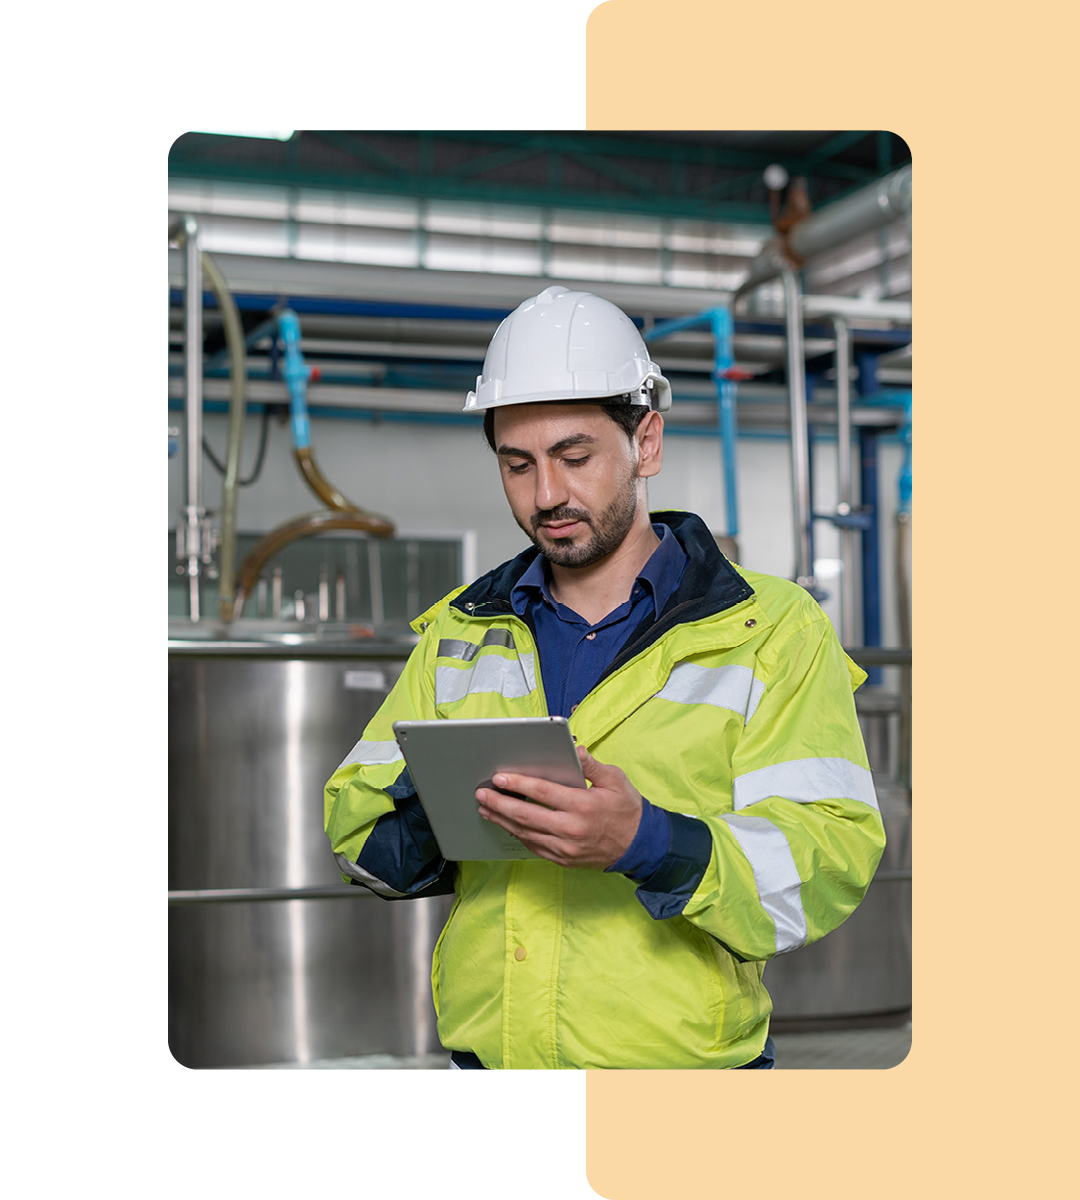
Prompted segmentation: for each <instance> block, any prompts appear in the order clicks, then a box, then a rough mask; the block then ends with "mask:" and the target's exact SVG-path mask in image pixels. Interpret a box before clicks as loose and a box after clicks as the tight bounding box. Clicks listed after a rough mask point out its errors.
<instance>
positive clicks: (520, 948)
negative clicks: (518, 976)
mask: <svg viewBox="0 0 1080 1200" xmlns="http://www.w3.org/2000/svg"><path fill="white" fill-rule="evenodd" d="M514 957H515V958H516V959H517V960H518V962H521V960H522V959H523V958H524V957H525V947H524V946H518V948H517V949H516V950H515V951H514Z"/></svg>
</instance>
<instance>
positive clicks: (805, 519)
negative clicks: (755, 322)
mask: <svg viewBox="0 0 1080 1200" xmlns="http://www.w3.org/2000/svg"><path fill="white" fill-rule="evenodd" d="M780 274H781V278H782V279H783V282H784V319H785V323H786V327H787V351H788V357H787V373H788V397H789V403H790V414H791V486H792V494H793V499H794V508H795V582H796V583H798V584H800V585H801V586H802V587H804V588H806V589H807V591H809V592H811V593H812V592H813V591H814V589H815V580H814V564H813V561H812V558H811V555H812V551H811V547H810V439H809V434H808V432H807V428H806V368H805V363H804V362H803V328H802V320H803V318H802V305H801V304H800V302H799V282H798V280H797V279H796V278H795V272H794V271H793V270H792V269H791V267H788V266H784V267H781V269H780Z"/></svg>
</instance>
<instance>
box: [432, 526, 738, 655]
mask: <svg viewBox="0 0 1080 1200" xmlns="http://www.w3.org/2000/svg"><path fill="white" fill-rule="evenodd" d="M651 518H652V520H653V522H654V523H656V524H658V525H667V526H669V527H670V528H671V531H672V533H674V535H675V537H676V538H678V540H679V544H680V545H681V546H682V548H683V549H684V550H685V551H686V557H687V559H688V562H687V564H686V569H685V570H684V571H683V576H682V579H681V580H680V582H679V586H678V588H677V589H676V591H675V594H674V595H673V596H671V598H670V599H669V600H668V602H667V604H666V605H665V606H664V611H663V613H662V614H661V616H660V619H659V621H657V622H656V623H655V625H653V626H652V630H651V631H650V632H652V631H653V630H654V631H655V633H656V634H657V635H659V634H660V633H662V632H663V631H664V630H665V629H669V628H671V627H672V626H673V625H677V624H680V623H682V622H683V621H692V620H697V619H699V618H700V617H703V616H711V615H712V614H713V613H718V612H723V611H724V610H725V609H728V608H733V607H734V606H735V605H736V604H741V603H742V602H743V601H744V600H748V599H749V598H750V597H751V596H752V595H753V594H754V589H753V588H752V587H751V586H750V585H749V584H748V583H747V582H746V580H745V579H743V577H742V576H741V575H740V574H739V573H738V571H736V570H735V568H734V567H733V566H732V565H731V563H730V562H728V560H727V559H726V558H725V557H724V555H723V554H721V553H720V550H719V549H718V547H717V545H716V539H715V538H714V537H713V535H712V534H711V533H710V532H709V530H708V527H707V526H706V525H705V523H704V521H702V520H701V518H700V517H697V516H695V515H694V514H693V513H684V512H660V513H652V514H651ZM538 554H539V551H538V550H537V549H536V547H535V546H530V547H529V548H528V549H527V550H523V551H522V552H521V553H520V554H519V555H517V556H516V557H515V558H512V559H510V560H509V561H508V562H504V563H503V564H502V565H501V566H498V567H496V568H495V569H494V570H492V571H489V572H488V573H487V574H486V575H482V576H481V577H480V578H479V579H478V580H477V581H476V582H475V583H473V584H472V585H470V586H469V587H467V588H466V589H465V590H464V591H463V592H461V593H460V594H459V595H458V596H456V597H455V598H454V599H453V600H452V601H451V602H450V603H451V607H453V608H455V609H458V610H459V611H461V612H463V613H465V615H467V616H475V617H493V616H500V615H504V614H506V613H508V612H510V611H512V610H511V607H510V592H511V591H512V589H513V587H514V585H515V584H516V583H517V582H518V580H519V579H520V578H521V576H522V575H523V574H524V573H525V571H526V570H527V569H528V567H529V566H530V564H531V563H532V562H533V560H534V559H535V558H536V557H537V555H538ZM632 640H636V639H632ZM650 640H651V639H650ZM621 657H622V656H621V655H620V658H621Z"/></svg>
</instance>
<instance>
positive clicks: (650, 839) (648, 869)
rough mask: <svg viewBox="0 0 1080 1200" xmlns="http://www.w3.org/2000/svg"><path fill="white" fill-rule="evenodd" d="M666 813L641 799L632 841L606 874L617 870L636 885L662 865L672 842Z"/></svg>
mask: <svg viewBox="0 0 1080 1200" xmlns="http://www.w3.org/2000/svg"><path fill="white" fill-rule="evenodd" d="M669 815H670V814H669V813H667V812H666V811H665V810H664V809H662V808H657V807H656V805H655V804H650V803H649V802H648V800H646V799H645V797H644V796H642V797H641V820H640V821H639V822H638V827H637V833H636V834H634V840H633V841H632V842H631V843H630V845H629V846H627V848H626V853H625V854H624V855H623V856H622V858H620V859H617V860H616V861H615V862H613V863H612V864H611V866H610V867H605V868H604V870H605V871H618V872H619V874H620V875H625V876H626V877H627V878H628V879H632V880H633V881H634V882H635V883H643V882H644V881H645V880H646V879H648V878H649V876H650V875H653V874H655V873H656V872H657V871H658V870H659V869H660V867H661V866H662V865H663V862H664V858H665V857H666V855H667V851H668V846H669V844H670V842H671V822H670V820H669Z"/></svg>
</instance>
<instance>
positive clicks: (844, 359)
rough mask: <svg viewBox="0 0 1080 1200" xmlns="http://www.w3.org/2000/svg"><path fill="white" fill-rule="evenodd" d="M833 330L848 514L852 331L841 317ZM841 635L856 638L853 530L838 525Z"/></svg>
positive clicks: (840, 493) (839, 457)
mask: <svg viewBox="0 0 1080 1200" xmlns="http://www.w3.org/2000/svg"><path fill="white" fill-rule="evenodd" d="M833 332H834V333H835V334H836V498H837V505H836V511H837V512H838V513H839V514H840V515H841V516H845V517H846V516H850V514H851V510H852V495H851V334H850V330H849V329H848V323H847V321H846V320H845V319H844V318H843V317H834V318H833ZM840 638H841V640H842V641H843V642H844V644H845V645H850V644H851V643H852V642H854V640H855V531H854V530H853V529H851V528H849V527H848V526H846V525H842V526H841V527H840Z"/></svg>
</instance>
